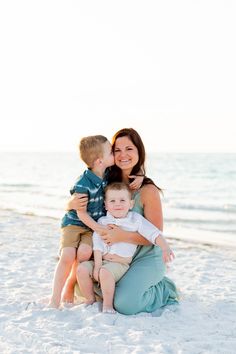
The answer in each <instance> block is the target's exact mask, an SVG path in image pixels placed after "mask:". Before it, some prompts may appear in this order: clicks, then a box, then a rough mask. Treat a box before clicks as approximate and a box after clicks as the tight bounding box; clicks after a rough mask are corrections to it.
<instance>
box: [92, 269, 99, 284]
mask: <svg viewBox="0 0 236 354" xmlns="http://www.w3.org/2000/svg"><path fill="white" fill-rule="evenodd" d="M99 271H100V268H94V270H93V277H94V279H95V280H96V281H98V282H99Z"/></svg>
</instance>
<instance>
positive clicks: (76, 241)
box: [60, 225, 93, 249]
mask: <svg viewBox="0 0 236 354" xmlns="http://www.w3.org/2000/svg"><path fill="white" fill-rule="evenodd" d="M61 231H62V236H61V240H60V249H62V248H65V247H74V248H78V247H79V245H80V244H81V243H83V244H85V245H89V246H90V247H93V239H92V234H93V232H92V231H91V230H89V229H86V228H85V227H82V226H77V225H68V226H65V227H63V228H62V229H61Z"/></svg>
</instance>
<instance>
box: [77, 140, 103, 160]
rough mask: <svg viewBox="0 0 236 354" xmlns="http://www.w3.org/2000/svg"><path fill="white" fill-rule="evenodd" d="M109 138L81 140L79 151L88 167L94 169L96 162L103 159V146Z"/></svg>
mask: <svg viewBox="0 0 236 354" xmlns="http://www.w3.org/2000/svg"><path fill="white" fill-rule="evenodd" d="M106 141H107V138H106V137H105V136H103V135H91V136H86V137H84V138H82V139H81V140H80V143H79V151H80V157H81V159H82V160H83V161H84V162H85V163H86V165H87V166H88V167H93V164H94V162H95V161H96V160H97V159H98V158H99V157H103V146H102V145H103V144H104V143H105V142H106Z"/></svg>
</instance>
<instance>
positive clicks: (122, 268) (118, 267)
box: [82, 260, 129, 282]
mask: <svg viewBox="0 0 236 354" xmlns="http://www.w3.org/2000/svg"><path fill="white" fill-rule="evenodd" d="M82 264H83V266H85V267H86V268H87V269H88V271H89V275H90V276H91V278H92V277H93V268H94V261H86V262H83V263H82ZM101 268H104V269H107V270H108V271H109V272H110V273H111V274H112V275H113V277H114V279H115V282H117V281H118V280H120V278H121V277H123V275H124V274H125V273H126V272H127V270H128V269H129V264H124V263H118V262H111V261H105V260H103V261H102V267H101Z"/></svg>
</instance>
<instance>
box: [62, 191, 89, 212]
mask: <svg viewBox="0 0 236 354" xmlns="http://www.w3.org/2000/svg"><path fill="white" fill-rule="evenodd" d="M87 204H88V196H87V194H82V193H74V194H73V195H72V196H71V198H70V199H69V201H68V203H67V205H66V210H71V209H74V210H80V211H84V210H86V209H87Z"/></svg>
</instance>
